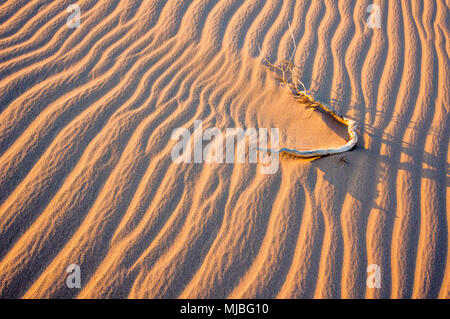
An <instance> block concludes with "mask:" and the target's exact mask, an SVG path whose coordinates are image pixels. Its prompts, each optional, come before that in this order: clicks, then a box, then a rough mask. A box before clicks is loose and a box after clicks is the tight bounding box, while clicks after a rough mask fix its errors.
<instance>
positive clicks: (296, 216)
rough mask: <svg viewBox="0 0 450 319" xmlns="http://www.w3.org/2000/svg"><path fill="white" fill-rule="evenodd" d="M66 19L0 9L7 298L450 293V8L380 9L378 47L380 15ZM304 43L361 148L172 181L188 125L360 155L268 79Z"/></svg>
mask: <svg viewBox="0 0 450 319" xmlns="http://www.w3.org/2000/svg"><path fill="white" fill-rule="evenodd" d="M72 2H73V1H72V0H70V1H65V0H61V1H49V0H33V1H19V0H8V1H2V2H1V3H0V297H2V298H17V297H23V298H76V297H78V298H126V297H130V298H178V297H183V298H226V297H232V298H438V297H439V298H449V297H450V268H449V264H450V254H449V248H448V247H449V246H448V242H449V232H448V230H449V227H450V215H449V209H448V207H449V205H448V199H449V178H450V177H449V158H450V157H449V152H448V146H449V127H450V126H449V101H450V97H449V88H450V83H449V79H450V76H449V74H450V63H449V62H450V61H449V54H450V40H449V35H450V30H449V28H450V25H449V24H448V21H449V18H450V17H449V3H448V1H444V0H436V1H419V0H417V1H416V0H414V1H400V0H399V1H387V0H376V1H374V2H375V3H376V4H378V5H379V6H380V8H381V21H380V27H381V28H379V29H377V28H369V27H368V26H367V23H366V19H367V17H368V15H369V14H368V13H367V12H366V9H367V6H368V5H369V4H371V3H372V1H366V0H362V1H355V0H353V1H352V0H346V1H335V0H323V1H322V0H308V1H281V0H268V1H259V0H251V1H238V0H220V1H212V0H192V1H184V0H167V1H160V0H148V1H147V0H145V1H143V0H114V1H112V0H111V1H94V0H80V1H77V2H76V4H77V5H79V7H80V8H81V20H80V27H79V28H69V27H68V26H67V19H68V16H69V14H70V13H69V12H68V11H66V8H67V7H68V6H69V5H70V4H71V3H72ZM289 24H290V25H291V26H292V29H290V28H289ZM291 30H292V31H291ZM292 36H293V37H294V40H295V44H296V47H297V48H296V50H295V54H294V55H293V62H294V63H295V65H297V66H298V68H299V70H301V73H302V75H301V77H302V81H303V82H304V84H305V86H306V87H307V88H310V89H311V91H313V92H314V93H315V96H316V97H317V98H318V99H319V100H321V101H323V102H325V103H328V104H330V105H332V106H333V107H334V108H336V109H337V110H339V112H341V113H342V114H345V115H346V116H347V117H349V118H351V119H353V120H354V121H356V123H357V125H358V135H359V142H358V144H357V146H356V148H354V149H353V150H352V151H351V152H347V153H344V154H342V155H335V156H328V157H322V158H318V159H313V160H306V159H300V158H295V157H292V156H288V155H281V156H280V162H279V165H280V166H279V169H278V171H277V172H276V173H275V174H269V175H265V174H261V172H260V168H261V166H262V165H263V164H262V163H257V164H254V163H248V162H247V163H243V164H240V163H236V164H220V163H203V164H194V163H191V164H190V163H182V164H178V163H174V162H173V161H172V159H171V150H172V147H173V145H174V141H172V140H171V134H172V132H173V130H174V129H176V128H180V127H185V128H188V129H189V130H190V131H191V132H192V130H193V125H194V121H195V120H202V122H203V128H204V129H205V128H211V127H216V128H218V129H219V130H222V131H225V129H226V128H236V127H242V128H269V127H277V128H280V144H282V145H284V146H288V147H293V148H297V149H315V148H324V147H325V148H326V147H339V146H341V145H343V144H345V143H346V139H347V136H346V130H345V128H343V127H341V125H340V124H337V123H336V122H335V121H334V120H332V119H330V118H329V117H328V116H327V115H326V114H323V113H320V112H317V111H316V110H314V109H310V108H306V107H305V105H302V104H301V103H298V102H297V101H295V100H294V99H293V97H292V95H291V94H290V92H289V90H288V89H287V88H286V87H284V86H283V85H280V83H279V82H278V81H277V80H276V77H275V74H274V73H273V72H271V71H270V70H268V69H267V68H266V67H265V66H264V64H263V63H262V59H261V58H262V56H261V53H260V51H259V49H261V51H262V52H263V53H264V55H265V56H266V58H267V59H268V60H269V61H272V62H273V63H275V62H276V61H282V60H288V59H289V58H290V55H291V53H292V52H294V45H293V42H292ZM70 264H77V265H79V266H80V269H81V278H82V286H81V288H80V289H69V288H68V287H67V286H66V278H67V276H68V273H67V272H66V269H67V267H68V265H70ZM371 264H376V265H379V267H380V269H381V288H379V289H378V288H369V287H368V286H367V284H366V279H367V276H368V273H367V267H368V265H371Z"/></svg>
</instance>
